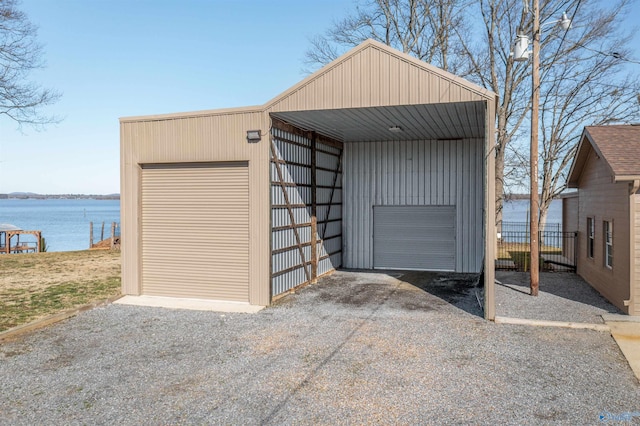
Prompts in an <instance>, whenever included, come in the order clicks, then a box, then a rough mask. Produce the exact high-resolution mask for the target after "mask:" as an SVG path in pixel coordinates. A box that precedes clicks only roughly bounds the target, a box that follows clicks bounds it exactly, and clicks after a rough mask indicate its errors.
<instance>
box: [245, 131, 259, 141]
mask: <svg viewBox="0 0 640 426" xmlns="http://www.w3.org/2000/svg"><path fill="white" fill-rule="evenodd" d="M261 138H262V136H261V135H260V130H247V141H248V142H249V143H256V142H260V139H261Z"/></svg>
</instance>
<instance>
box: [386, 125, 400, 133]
mask: <svg viewBox="0 0 640 426" xmlns="http://www.w3.org/2000/svg"><path fill="white" fill-rule="evenodd" d="M389 131H390V132H393V133H400V132H402V127H400V126H391V127H389Z"/></svg>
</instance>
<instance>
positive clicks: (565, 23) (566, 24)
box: [559, 12, 571, 31]
mask: <svg viewBox="0 0 640 426" xmlns="http://www.w3.org/2000/svg"><path fill="white" fill-rule="evenodd" d="M559 22H560V26H561V27H562V29H563V30H565V31H566V30H568V29H569V28H571V19H569V17H568V16H567V12H562V18H560V21H559Z"/></svg>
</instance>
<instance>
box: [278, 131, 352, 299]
mask: <svg viewBox="0 0 640 426" xmlns="http://www.w3.org/2000/svg"><path fill="white" fill-rule="evenodd" d="M271 133H272V138H273V145H274V149H275V154H276V160H277V161H280V163H279V167H280V173H281V174H282V178H283V181H284V182H286V183H289V184H293V185H295V186H287V187H286V192H287V196H288V199H289V203H290V205H291V209H290V210H291V211H290V210H289V208H287V207H286V199H285V197H284V192H283V190H282V186H281V185H280V178H279V174H278V168H277V166H276V164H275V163H272V165H271V194H272V199H271V203H272V209H271V224H272V237H271V249H272V255H271V272H272V274H273V277H272V280H271V286H272V294H273V295H274V296H275V295H278V294H281V293H284V292H286V291H288V290H291V289H293V288H295V287H297V286H299V285H302V284H305V283H306V282H308V281H309V278H308V277H307V273H305V270H304V266H303V265H306V268H307V269H308V271H309V272H310V271H311V268H310V263H311V259H312V254H311V237H312V235H311V226H309V225H304V224H310V223H311V220H312V211H311V188H310V187H309V186H303V185H310V184H311V140H310V139H309V138H307V137H305V136H302V135H300V134H297V133H292V132H289V131H286V130H283V129H280V128H278V127H277V126H276V127H274V128H273V129H272V131H271ZM332 154H333V155H332ZM340 154H341V150H340V149H338V148H335V147H333V146H330V145H327V144H323V143H321V142H316V166H317V167H318V168H319V169H318V170H316V184H317V185H319V186H320V187H319V188H317V189H316V200H317V201H316V202H317V203H319V204H329V203H331V204H330V205H319V206H317V209H316V215H317V220H318V224H317V233H318V236H317V238H318V243H317V247H318V249H317V253H318V254H317V256H318V257H319V261H318V275H322V274H325V273H327V272H330V271H332V270H334V269H335V268H337V267H339V266H340V265H341V254H340V252H341V250H342V241H341V236H340V234H341V229H342V206H341V202H342V189H341V185H342V174H341V173H340V172H339V170H338V167H339V166H340ZM291 163H295V164H291ZM330 170H333V171H330ZM336 172H337V173H336ZM334 185H335V186H334ZM296 204H298V205H304V206H305V207H293V205H296ZM292 215H293V220H294V223H292V222H291V216H292ZM329 220H330V222H328V223H324V222H326V221H329ZM291 225H295V226H296V230H297V232H298V237H299V243H300V245H301V246H302V252H303V256H304V258H303V257H302V256H301V254H300V248H299V246H298V239H297V238H296V234H295V232H294V230H293V229H281V230H278V229H277V228H278V227H283V226H291ZM300 225H304V226H300ZM322 238H325V239H327V240H326V241H323V240H322Z"/></svg>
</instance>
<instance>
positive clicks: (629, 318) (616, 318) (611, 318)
mask: <svg viewBox="0 0 640 426" xmlns="http://www.w3.org/2000/svg"><path fill="white" fill-rule="evenodd" d="M602 319H603V320H604V321H605V322H637V323H640V316H637V315H635V316H634V315H625V314H602Z"/></svg>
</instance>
